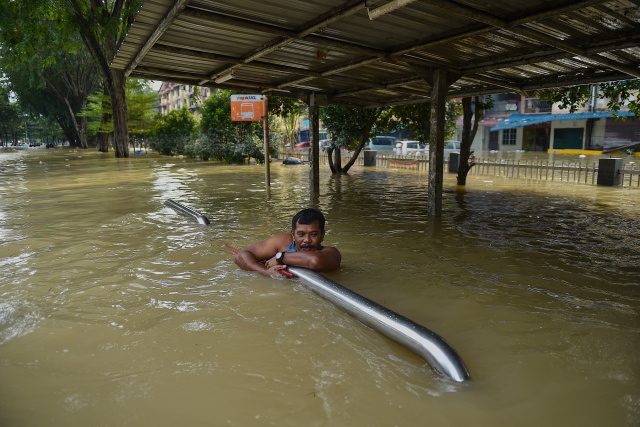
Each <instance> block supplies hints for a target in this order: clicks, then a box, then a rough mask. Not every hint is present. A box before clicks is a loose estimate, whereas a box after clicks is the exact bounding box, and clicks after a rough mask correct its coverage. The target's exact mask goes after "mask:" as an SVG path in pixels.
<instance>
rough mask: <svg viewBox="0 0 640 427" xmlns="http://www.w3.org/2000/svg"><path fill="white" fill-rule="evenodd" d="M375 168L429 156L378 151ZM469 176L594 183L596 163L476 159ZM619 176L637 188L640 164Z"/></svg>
mask: <svg viewBox="0 0 640 427" xmlns="http://www.w3.org/2000/svg"><path fill="white" fill-rule="evenodd" d="M350 157H351V153H344V154H343V157H342V158H343V162H344V161H345V159H348V158H350ZM303 160H308V155H306V156H303ZM319 160H320V164H328V162H329V159H328V157H327V154H326V153H320V159H319ZM449 160H450V159H449V158H448V157H446V156H445V159H444V170H445V173H446V172H447V171H448V170H449ZM356 165H358V166H363V165H364V156H363V155H362V153H361V155H360V156H358V159H357V160H356ZM376 167H378V168H388V169H397V170H402V169H406V170H416V171H419V172H428V171H429V158H428V157H424V156H412V155H396V154H393V153H389V154H386V153H381V152H378V153H377V155H376ZM469 175H471V176H473V175H477V176H494V177H503V178H513V179H523V180H538V181H550V182H567V183H579V184H589V185H596V183H597V182H598V162H593V161H592V162H589V161H584V162H579V161H578V162H567V161H540V160H538V161H535V160H509V159H476V165H475V166H474V167H473V168H471V171H470V172H469ZM620 175H621V177H620V186H621V187H626V188H640V164H638V165H637V164H635V163H633V162H630V163H627V164H625V165H624V167H623V169H621V170H620Z"/></svg>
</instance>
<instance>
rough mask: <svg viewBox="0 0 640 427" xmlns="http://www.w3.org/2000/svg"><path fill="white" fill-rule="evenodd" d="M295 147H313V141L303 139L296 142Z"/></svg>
mask: <svg viewBox="0 0 640 427" xmlns="http://www.w3.org/2000/svg"><path fill="white" fill-rule="evenodd" d="M294 147H295V148H311V142H310V141H302V142H301V143H299V144H296V145H295V146H294Z"/></svg>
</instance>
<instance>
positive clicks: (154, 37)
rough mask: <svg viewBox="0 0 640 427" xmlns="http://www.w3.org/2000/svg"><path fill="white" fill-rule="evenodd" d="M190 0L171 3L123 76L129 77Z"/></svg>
mask: <svg viewBox="0 0 640 427" xmlns="http://www.w3.org/2000/svg"><path fill="white" fill-rule="evenodd" d="M190 1H191V0H178V1H176V2H175V3H174V4H173V6H172V7H171V9H169V12H167V14H166V15H165V17H164V18H162V21H160V25H158V26H157V27H156V29H155V30H154V32H153V33H152V34H151V36H150V37H149V39H148V40H147V41H146V42H145V44H144V45H143V46H142V48H141V49H140V50H139V51H138V53H137V54H136V56H135V57H134V58H133V60H132V61H131V62H130V63H129V65H128V66H127V68H126V69H125V70H124V76H125V77H129V74H131V71H133V69H134V68H136V67H137V66H138V64H139V63H140V61H142V58H144V56H145V55H146V54H147V53H148V52H149V51H150V50H151V48H152V47H153V45H154V44H155V43H156V42H157V41H158V39H159V38H160V37H162V35H163V34H164V32H165V31H167V29H168V28H169V27H170V26H171V24H172V23H173V21H174V20H175V19H176V18H177V17H178V15H179V14H180V12H182V10H183V9H184V8H185V7H187V4H189V2H190Z"/></svg>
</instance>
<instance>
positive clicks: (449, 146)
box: [444, 141, 460, 155]
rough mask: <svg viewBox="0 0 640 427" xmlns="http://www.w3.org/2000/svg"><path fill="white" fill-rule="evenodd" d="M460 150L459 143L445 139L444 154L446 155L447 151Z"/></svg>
mask: <svg viewBox="0 0 640 427" xmlns="http://www.w3.org/2000/svg"><path fill="white" fill-rule="evenodd" d="M459 152H460V143H459V142H456V141H446V144H445V146H444V154H445V155H447V154H449V153H459Z"/></svg>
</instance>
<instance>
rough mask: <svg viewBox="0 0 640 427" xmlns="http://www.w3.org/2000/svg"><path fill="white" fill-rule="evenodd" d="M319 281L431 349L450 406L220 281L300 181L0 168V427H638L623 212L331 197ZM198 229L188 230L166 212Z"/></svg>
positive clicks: (356, 181)
mask: <svg viewBox="0 0 640 427" xmlns="http://www.w3.org/2000/svg"><path fill="white" fill-rule="evenodd" d="M321 169H322V176H321V189H322V193H321V195H320V197H319V199H318V200H317V206H318V207H319V208H321V209H322V210H323V211H324V212H325V214H326V215H327V219H328V221H327V238H326V243H327V244H330V245H336V246H337V247H338V248H339V249H340V251H341V252H342V254H343V262H344V266H343V269H342V271H341V272H340V273H335V274H332V275H331V278H332V279H334V280H336V281H338V282H339V283H341V284H343V285H344V286H346V287H348V288H350V289H352V290H354V291H356V292H359V293H361V294H362V295H364V296H366V297H368V298H370V299H373V300H374V301H376V302H378V303H381V304H383V305H385V306H387V307H389V308H391V309H393V310H395V311H397V312H399V313H401V314H403V315H405V316H407V317H409V318H410V319H412V320H414V321H416V322H418V323H421V324H423V325H425V326H427V327H428V328H430V329H433V330H434V331H436V332H438V333H440V334H441V335H442V336H444V337H445V338H446V339H447V341H449V342H450V343H451V344H452V345H453V347H454V348H456V350H457V351H458V352H459V353H460V354H461V356H462V357H463V359H464V360H465V362H466V363H467V365H468V366H469V369H470V372H471V375H472V381H471V382H469V383H465V384H452V383H450V382H449V381H446V380H443V379H442V378H439V377H437V376H435V375H434V374H433V373H432V372H431V371H430V369H429V367H428V366H427V365H426V364H425V362H424V361H422V360H421V359H419V358H418V357H417V356H415V355H413V354H412V353H410V352H408V351H407V350H405V349H403V348H401V347H399V346H398V345H396V344H394V343H392V342H390V341H389V340H387V339H385V338H383V337H381V336H380V335H379V334H377V333H375V332H373V331H371V330H370V329H368V328H366V327H363V326H362V325H361V324H360V323H358V322H357V321H355V320H354V319H353V318H351V317H349V316H347V315H344V314H343V313H341V312H340V311H339V310H337V309H336V308H334V307H333V306H331V305H330V304H329V303H327V302H325V301H323V300H322V299H320V298H319V297H316V296H315V295H313V294H311V293H310V292H308V291H307V290H305V289H304V288H303V287H302V286H301V285H300V284H299V283H297V282H296V281H292V280H271V279H267V278H264V277H261V276H257V275H255V274H252V273H248V272H244V271H241V270H239V269H237V268H236V267H235V265H234V264H233V260H232V253H231V252H230V251H229V250H228V249H226V248H225V247H224V243H225V242H226V243H228V244H230V245H233V246H237V247H242V246H245V245H247V244H249V243H252V242H254V241H256V240H258V239H262V238H265V237H267V236H269V235H271V234H273V233H277V232H286V231H288V228H289V226H290V218H291V216H292V215H293V214H294V213H295V212H296V211H297V210H298V209H300V208H301V207H303V206H307V205H308V204H309V203H310V202H309V200H308V168H307V167H304V166H302V167H301V166H287V167H285V166H281V165H279V164H276V163H274V164H273V166H272V188H271V197H270V198H267V197H266V193H265V188H264V170H263V168H262V167H260V166H253V165H244V166H220V165H216V164H213V163H208V162H197V161H191V160H184V159H179V158H163V157H159V156H156V155H152V154H147V155H142V156H136V157H135V158H132V159H117V160H116V159H113V158H110V156H109V155H103V154H99V153H95V152H91V151H76V150H65V149H54V150H46V149H31V150H7V149H5V150H3V151H0V173H1V174H2V181H0V196H1V199H0V265H1V266H2V276H0V277H1V280H0V375H1V376H2V385H1V386H0V425H12V426H22V425H24V426H27V425H45V424H47V425H70V426H72V425H135V426H145V425H178V424H180V425H220V424H231V425H243V426H244V425H481V426H482V425H487V426H494V425H532V426H533V425H536V426H538V425H585V426H591V425H593V426H601V425H637V424H638V423H640V392H639V391H638V390H640V387H639V376H640V356H639V355H638V350H639V349H640V348H639V345H638V343H639V342H640V340H639V336H638V335H639V333H640V320H639V317H638V314H639V313H638V311H639V308H640V293H639V292H638V284H639V283H640V268H639V267H638V266H639V265H640V248H639V246H638V244H637V242H638V237H639V236H640V192H639V191H636V190H634V189H618V188H603V187H594V186H586V185H575V184H558V183H549V182H542V183H539V182H534V181H523V180H521V181H514V180H508V179H502V178H493V177H492V178H490V179H488V178H486V177H482V176H473V177H470V178H469V180H468V185H467V188H466V190H465V191H457V190H456V188H455V179H454V177H453V176H450V175H447V176H446V178H445V194H444V196H443V205H444V208H443V212H444V214H443V217H442V219H441V220H439V221H427V219H426V217H425V213H426V210H427V195H426V181H427V179H426V175H424V174H423V173H418V172H408V171H406V170H404V171H394V170H386V169H378V170H376V169H375V168H364V169H362V168H360V169H355V170H353V171H352V173H350V174H349V175H342V176H331V175H330V174H329V173H328V171H327V169H328V168H327V167H326V166H324V167H323V168H321ZM168 198H171V199H174V200H178V201H180V202H182V203H185V204H187V205H190V206H192V207H194V208H196V209H197V210H198V211H201V212H203V213H204V214H206V215H207V217H208V218H209V220H210V221H211V226H209V227H203V226H200V225H198V224H195V223H194V222H193V221H192V220H190V219H188V218H186V217H182V216H180V215H177V214H176V213H175V212H174V211H172V210H171V209H170V208H168V207H166V206H164V204H163V203H164V201H165V200H166V199H168Z"/></svg>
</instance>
